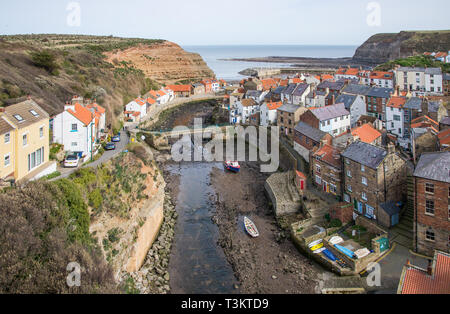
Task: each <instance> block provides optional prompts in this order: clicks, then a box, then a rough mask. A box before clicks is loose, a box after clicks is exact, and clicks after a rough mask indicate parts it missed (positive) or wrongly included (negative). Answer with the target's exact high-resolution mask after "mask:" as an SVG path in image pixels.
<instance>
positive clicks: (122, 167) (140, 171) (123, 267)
mask: <svg viewBox="0 0 450 314" xmlns="http://www.w3.org/2000/svg"><path fill="white" fill-rule="evenodd" d="M145 158H148V156H146V157H145ZM104 167H106V168H110V169H111V171H112V172H111V173H112V174H114V175H115V176H122V175H121V174H120V173H121V172H127V175H129V176H130V178H131V177H132V179H130V178H127V177H124V178H123V179H121V180H122V183H121V185H120V188H121V189H122V190H121V192H120V193H121V197H120V198H121V202H123V204H125V206H126V207H127V209H126V214H125V215H124V214H118V213H117V212H115V211H111V210H103V211H102V212H100V213H98V214H96V215H94V219H93V221H92V222H91V225H90V228H89V231H90V233H91V234H92V235H93V236H94V237H95V238H96V239H97V240H98V242H99V245H100V247H101V248H102V251H103V253H104V256H105V258H106V260H107V261H108V262H109V264H110V265H111V266H112V268H113V270H114V273H115V276H116V279H117V278H118V276H119V274H120V273H121V272H128V273H132V272H136V271H138V270H139V269H140V268H141V266H142V265H143V263H144V261H145V258H146V256H147V252H148V250H149V249H150V248H151V246H152V244H153V242H154V240H155V239H156V237H157V236H158V233H159V229H160V227H161V224H162V222H163V219H164V197H165V194H164V188H165V182H164V179H163V177H162V175H161V174H160V172H159V170H158V168H157V166H156V164H155V163H154V162H150V161H149V162H146V163H145V164H144V163H143V161H142V160H140V159H139V158H137V157H135V156H134V154H133V153H129V154H128V155H125V156H123V157H121V158H119V159H116V160H113V161H112V162H108V163H107V164H106V165H105V166H104ZM111 190H112V191H111V192H110V193H118V192H114V191H116V188H115V187H114V186H112V187H111Z"/></svg>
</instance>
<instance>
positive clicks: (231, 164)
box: [224, 160, 241, 173]
mask: <svg viewBox="0 0 450 314" xmlns="http://www.w3.org/2000/svg"><path fill="white" fill-rule="evenodd" d="M224 166H225V169H227V170H228V171H231V172H236V173H237V172H239V171H240V170H241V166H240V165H239V163H238V162H237V161H229V160H227V161H225V164H224Z"/></svg>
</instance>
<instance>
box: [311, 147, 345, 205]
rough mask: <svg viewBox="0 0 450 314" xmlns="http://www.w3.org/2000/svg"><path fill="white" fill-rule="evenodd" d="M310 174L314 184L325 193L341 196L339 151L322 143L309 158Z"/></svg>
mask: <svg viewBox="0 0 450 314" xmlns="http://www.w3.org/2000/svg"><path fill="white" fill-rule="evenodd" d="M310 169H311V176H312V180H313V183H314V185H315V186H316V187H317V188H319V189H321V190H322V191H323V192H325V193H329V194H332V195H335V196H337V197H339V198H341V196H342V185H341V183H342V163H341V155H340V152H339V151H338V150H337V149H336V148H335V147H333V146H331V145H328V144H324V145H322V146H321V147H320V148H319V149H318V150H317V151H316V152H315V153H313V154H311V159H310Z"/></svg>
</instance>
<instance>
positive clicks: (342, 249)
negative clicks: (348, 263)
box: [334, 244, 355, 258]
mask: <svg viewBox="0 0 450 314" xmlns="http://www.w3.org/2000/svg"><path fill="white" fill-rule="evenodd" d="M334 247H335V248H336V249H338V250H339V251H340V252H342V253H344V254H345V255H347V256H348V257H350V258H353V257H355V253H353V252H352V251H350V250H349V249H347V248H345V247H343V246H341V245H338V244H335V245H334Z"/></svg>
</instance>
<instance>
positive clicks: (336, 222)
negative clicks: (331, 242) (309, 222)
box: [330, 219, 342, 228]
mask: <svg viewBox="0 0 450 314" xmlns="http://www.w3.org/2000/svg"><path fill="white" fill-rule="evenodd" d="M339 227H342V222H341V221H340V220H339V219H333V220H331V222H330V228H339Z"/></svg>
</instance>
